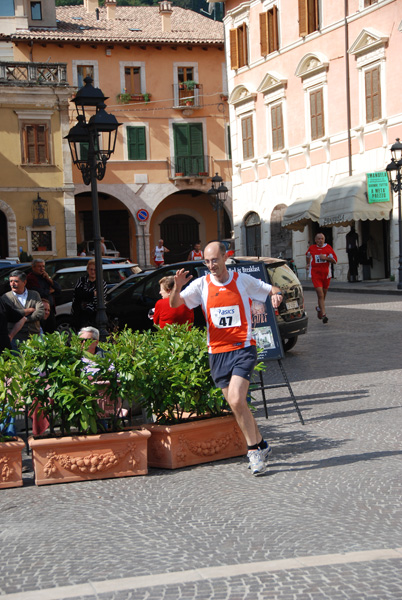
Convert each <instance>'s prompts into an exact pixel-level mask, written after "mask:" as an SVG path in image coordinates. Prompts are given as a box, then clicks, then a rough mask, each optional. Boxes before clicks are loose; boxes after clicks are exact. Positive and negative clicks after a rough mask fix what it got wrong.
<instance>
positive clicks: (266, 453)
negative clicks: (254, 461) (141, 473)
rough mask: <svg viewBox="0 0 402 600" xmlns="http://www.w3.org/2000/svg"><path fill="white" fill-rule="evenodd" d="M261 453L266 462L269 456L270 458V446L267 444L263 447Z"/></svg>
mask: <svg viewBox="0 0 402 600" xmlns="http://www.w3.org/2000/svg"><path fill="white" fill-rule="evenodd" d="M261 454H262V457H263V459H264V461H265V462H268V461H269V459H270V458H272V448H271V446H270V445H269V444H268V445H267V447H266V448H263V449H262V450H261Z"/></svg>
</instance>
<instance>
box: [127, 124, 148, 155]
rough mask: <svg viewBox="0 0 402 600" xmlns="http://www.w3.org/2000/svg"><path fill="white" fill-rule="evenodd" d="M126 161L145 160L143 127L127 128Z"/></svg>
mask: <svg viewBox="0 0 402 600" xmlns="http://www.w3.org/2000/svg"><path fill="white" fill-rule="evenodd" d="M127 146H128V160H146V159H147V148H146V142H145V127H127Z"/></svg>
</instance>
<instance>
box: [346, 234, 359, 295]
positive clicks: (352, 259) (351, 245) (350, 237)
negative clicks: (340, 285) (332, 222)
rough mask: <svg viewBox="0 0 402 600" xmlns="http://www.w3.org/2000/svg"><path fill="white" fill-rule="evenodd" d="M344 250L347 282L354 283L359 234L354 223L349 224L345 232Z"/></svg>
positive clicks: (357, 263) (357, 267)
mask: <svg viewBox="0 0 402 600" xmlns="http://www.w3.org/2000/svg"><path fill="white" fill-rule="evenodd" d="M346 252H347V255H348V261H349V282H350V283H354V282H355V281H357V276H358V272H359V236H358V235H357V233H356V230H355V227H354V225H351V227H350V231H349V233H347V234H346Z"/></svg>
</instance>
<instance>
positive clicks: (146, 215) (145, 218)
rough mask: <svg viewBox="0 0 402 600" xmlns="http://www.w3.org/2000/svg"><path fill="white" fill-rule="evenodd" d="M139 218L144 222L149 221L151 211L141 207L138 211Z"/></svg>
mask: <svg viewBox="0 0 402 600" xmlns="http://www.w3.org/2000/svg"><path fill="white" fill-rule="evenodd" d="M137 219H138V220H139V221H142V223H145V221H148V219H149V212H148V211H147V210H146V209H145V208H140V210H139V211H137Z"/></svg>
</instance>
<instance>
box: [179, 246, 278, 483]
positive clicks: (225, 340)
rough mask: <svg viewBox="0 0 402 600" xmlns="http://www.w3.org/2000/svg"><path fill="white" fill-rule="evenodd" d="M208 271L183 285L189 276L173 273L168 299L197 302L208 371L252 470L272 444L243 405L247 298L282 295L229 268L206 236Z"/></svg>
mask: <svg viewBox="0 0 402 600" xmlns="http://www.w3.org/2000/svg"><path fill="white" fill-rule="evenodd" d="M204 256H205V261H204V262H205V264H206V266H207V267H208V269H209V270H210V274H208V275H205V276H204V277H199V278H197V279H196V280H195V281H193V282H191V283H190V285H189V286H188V287H186V288H185V289H184V290H182V288H183V286H184V285H185V284H186V283H187V282H188V281H189V280H190V279H191V277H192V276H191V275H189V272H188V271H185V270H184V269H180V270H179V271H177V272H176V275H175V277H174V279H175V286H174V288H173V290H172V293H171V294H170V305H171V306H173V307H176V308H177V307H178V306H181V305H182V304H183V303H185V304H186V306H187V307H188V308H193V309H194V308H195V307H196V306H199V305H200V304H201V306H202V309H203V311H204V314H205V318H206V321H207V329H208V351H209V364H210V367H211V375H212V378H213V380H214V381H215V385H216V386H217V387H219V388H221V389H222V393H223V395H224V396H225V399H226V401H227V402H228V404H229V406H230V408H231V409H232V411H233V414H234V416H235V418H236V421H237V424H238V425H239V427H240V429H241V431H242V432H243V434H244V437H245V438H246V441H247V445H248V452H247V456H248V459H249V467H250V469H251V473H252V474H253V475H260V474H262V473H264V472H265V470H266V467H267V461H268V458H269V454H270V452H271V448H270V446H269V444H268V443H267V442H266V441H265V440H264V439H263V438H262V436H261V433H260V431H259V429H258V426H257V423H256V421H255V419H254V417H253V414H252V412H251V411H250V408H249V407H248V405H247V394H248V388H249V385H250V377H251V374H252V372H253V370H254V367H255V365H256V362H257V349H256V342H255V340H254V339H253V338H252V330H251V323H252V319H251V300H258V301H260V302H264V301H265V300H266V298H267V296H268V295H270V296H271V301H272V306H273V307H274V308H277V307H278V306H279V304H280V303H281V301H282V294H281V292H280V289H279V288H277V287H275V286H272V285H270V284H269V283H265V282H263V281H261V280H259V279H256V278H255V277H252V276H251V275H248V274H246V273H238V272H236V271H231V272H229V271H228V270H227V267H226V264H225V261H226V258H227V254H226V247H225V245H224V244H223V243H221V242H211V243H210V244H208V245H207V246H206V248H205V250H204Z"/></svg>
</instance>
